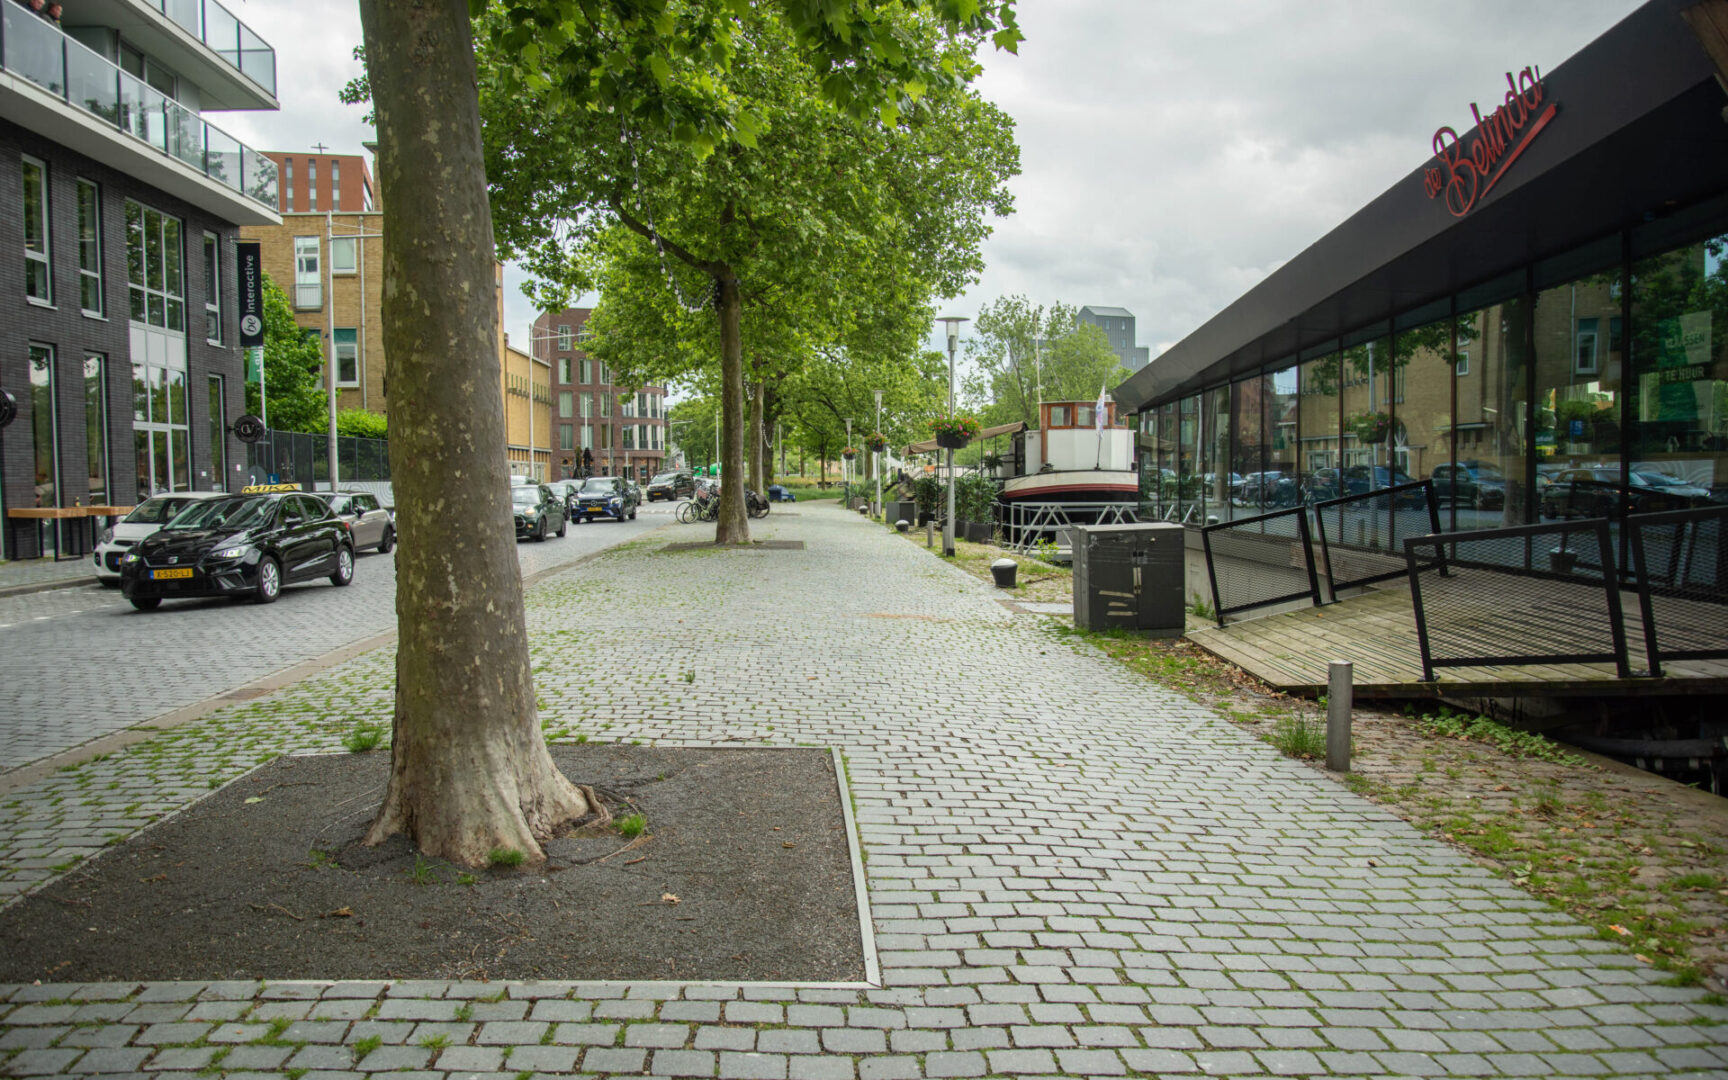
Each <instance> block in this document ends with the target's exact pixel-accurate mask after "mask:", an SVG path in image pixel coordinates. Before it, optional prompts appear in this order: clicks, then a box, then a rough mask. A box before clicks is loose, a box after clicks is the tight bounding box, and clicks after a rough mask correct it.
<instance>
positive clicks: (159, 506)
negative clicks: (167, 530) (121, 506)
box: [123, 495, 194, 525]
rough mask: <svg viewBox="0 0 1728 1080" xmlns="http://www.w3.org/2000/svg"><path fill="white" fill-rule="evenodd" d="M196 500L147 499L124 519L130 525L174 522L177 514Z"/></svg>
mask: <svg viewBox="0 0 1728 1080" xmlns="http://www.w3.org/2000/svg"><path fill="white" fill-rule="evenodd" d="M193 501H194V500H192V499H170V498H165V497H163V496H161V495H158V496H156V497H154V498H151V499H146V500H145V501H144V502H143V503H142V504H140V505H139V506H138V508H137V509H136V510H133V511H132V512H131V513H130V514H127V515H126V517H125V518H124V519H123V520H124V521H125V523H126V524H128V525H161V524H163V523H165V522H168V521H172V520H173V518H174V515H175V514H178V513H179V512H180V511H182V510H184V509H186V507H187V506H189V505H190V504H191V503H192V502H193Z"/></svg>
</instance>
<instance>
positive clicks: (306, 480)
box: [246, 431, 390, 489]
mask: <svg viewBox="0 0 1728 1080" xmlns="http://www.w3.org/2000/svg"><path fill="white" fill-rule="evenodd" d="M327 438H328V437H327V436H325V435H324V434H323V433H318V434H308V433H306V432H304V431H270V432H267V433H266V434H265V436H264V438H262V439H260V440H259V441H257V442H255V443H253V444H252V445H251V446H249V447H247V448H246V464H247V466H248V468H249V469H250V472H251V482H252V483H255V484H266V483H268V484H300V485H301V486H303V487H306V488H308V489H310V488H311V486H312V485H314V484H328V483H329V482H330V450H329V443H328V441H327ZM389 479H390V443H389V441H388V440H385V439H364V438H360V437H358V436H353V435H339V436H337V437H336V481H337V483H338V484H346V483H348V482H350V481H382V480H389Z"/></svg>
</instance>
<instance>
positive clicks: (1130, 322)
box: [1079, 304, 1152, 372]
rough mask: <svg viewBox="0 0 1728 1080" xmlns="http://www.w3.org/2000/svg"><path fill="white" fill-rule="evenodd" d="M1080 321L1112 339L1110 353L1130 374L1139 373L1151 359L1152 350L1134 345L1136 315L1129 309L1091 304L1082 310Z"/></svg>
mask: <svg viewBox="0 0 1728 1080" xmlns="http://www.w3.org/2000/svg"><path fill="white" fill-rule="evenodd" d="M1079 321H1080V322H1083V323H1090V324H1091V325H1093V326H1096V327H1097V328H1098V329H1100V330H1102V331H1104V336H1105V337H1107V338H1109V339H1110V351H1111V352H1113V353H1115V354H1116V356H1117V358H1118V359H1120V360H1121V361H1122V366H1123V367H1125V368H1127V369H1128V370H1129V371H1130V372H1135V371H1139V370H1140V369H1141V368H1143V367H1145V366H1146V362H1147V361H1148V360H1150V359H1151V351H1152V350H1151V349H1149V348H1147V347H1146V346H1144V345H1135V344H1134V313H1133V312H1131V311H1129V310H1128V309H1127V308H1119V307H1093V306H1091V305H1090V304H1089V305H1087V306H1086V307H1083V308H1081V309H1080V318H1079Z"/></svg>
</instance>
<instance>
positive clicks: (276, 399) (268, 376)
mask: <svg viewBox="0 0 1728 1080" xmlns="http://www.w3.org/2000/svg"><path fill="white" fill-rule="evenodd" d="M264 390H265V391H266V395H265V400H262V401H261V400H260V398H259V393H258V384H257V383H247V384H246V411H247V412H249V413H251V414H252V415H254V416H264V413H263V409H264V408H265V407H266V406H268V408H269V415H268V416H265V417H264V418H265V420H267V421H268V422H269V425H270V426H271V427H272V428H275V429H276V430H277V431H309V432H315V433H322V432H325V431H329V430H330V409H329V401H328V400H327V399H326V397H325V391H324V349H323V346H322V345H320V344H319V338H318V335H317V333H316V332H315V331H314V332H312V333H308V332H307V331H306V330H305V329H303V328H302V327H301V326H300V325H299V324H298V323H296V322H295V321H294V308H293V307H292V306H291V305H290V304H289V303H288V294H287V293H285V292H283V291H282V287H281V286H280V285H278V284H276V283H275V282H274V281H271V280H270V275H269V274H265V275H264Z"/></svg>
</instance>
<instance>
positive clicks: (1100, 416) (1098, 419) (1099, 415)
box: [1092, 383, 1110, 435]
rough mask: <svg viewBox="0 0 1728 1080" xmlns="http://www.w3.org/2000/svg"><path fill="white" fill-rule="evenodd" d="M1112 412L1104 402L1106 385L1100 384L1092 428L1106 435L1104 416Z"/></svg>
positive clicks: (1093, 412) (1093, 409)
mask: <svg viewBox="0 0 1728 1080" xmlns="http://www.w3.org/2000/svg"><path fill="white" fill-rule="evenodd" d="M1109 411H1110V406H1109V405H1108V404H1107V403H1106V402H1105V401H1104V384H1103V383H1099V384H1098V404H1096V405H1094V406H1092V426H1093V427H1095V428H1097V430H1098V434H1100V435H1102V434H1104V414H1105V413H1107V412H1109Z"/></svg>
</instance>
